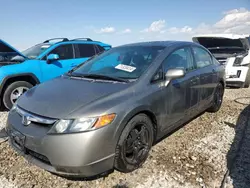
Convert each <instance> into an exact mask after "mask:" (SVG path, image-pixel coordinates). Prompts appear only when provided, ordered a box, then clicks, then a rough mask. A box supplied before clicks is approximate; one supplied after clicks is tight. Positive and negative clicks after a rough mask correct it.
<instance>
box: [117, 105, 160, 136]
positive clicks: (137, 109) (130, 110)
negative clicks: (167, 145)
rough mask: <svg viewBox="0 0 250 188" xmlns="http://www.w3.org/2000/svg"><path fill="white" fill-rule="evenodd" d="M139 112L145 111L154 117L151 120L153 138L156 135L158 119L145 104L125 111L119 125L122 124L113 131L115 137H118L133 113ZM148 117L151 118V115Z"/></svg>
mask: <svg viewBox="0 0 250 188" xmlns="http://www.w3.org/2000/svg"><path fill="white" fill-rule="evenodd" d="M141 112H147V113H150V114H151V115H153V116H154V117H153V118H154V119H155V120H153V121H155V122H152V123H153V124H154V129H155V138H156V137H157V132H158V128H159V127H158V126H157V122H158V119H157V117H156V115H155V114H154V113H153V111H152V110H151V109H150V107H149V106H147V105H142V106H138V107H136V108H134V109H129V110H128V111H127V113H126V114H125V115H124V117H123V120H122V121H121V123H120V125H122V126H118V129H117V130H116V132H115V135H116V137H117V139H119V137H120V135H121V133H122V131H123V129H124V128H125V126H126V124H127V123H128V122H129V120H130V119H132V118H133V117H134V116H135V115H137V114H139V113H141ZM150 119H152V117H150Z"/></svg>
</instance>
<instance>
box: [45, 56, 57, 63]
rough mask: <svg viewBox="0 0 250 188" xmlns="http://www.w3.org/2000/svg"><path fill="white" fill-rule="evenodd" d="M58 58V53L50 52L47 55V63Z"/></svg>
mask: <svg viewBox="0 0 250 188" xmlns="http://www.w3.org/2000/svg"><path fill="white" fill-rule="evenodd" d="M58 59H59V55H57V54H50V55H49V56H48V57H47V63H48V64H50V63H51V62H53V61H56V60H58Z"/></svg>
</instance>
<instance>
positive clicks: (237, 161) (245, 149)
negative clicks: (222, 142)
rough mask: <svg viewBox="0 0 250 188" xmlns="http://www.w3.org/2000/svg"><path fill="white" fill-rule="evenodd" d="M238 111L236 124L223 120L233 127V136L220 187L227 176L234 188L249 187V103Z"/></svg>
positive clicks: (224, 183)
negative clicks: (226, 169)
mask: <svg viewBox="0 0 250 188" xmlns="http://www.w3.org/2000/svg"><path fill="white" fill-rule="evenodd" d="M235 102H238V103H240V104H242V105H246V108H245V109H244V110H243V111H242V112H241V113H240V115H239V117H238V119H237V123H236V125H234V124H232V123H228V122H225V124H226V125H228V126H230V127H231V128H234V129H235V137H234V140H233V143H232V145H231V148H230V150H229V152H228V154H227V168H228V172H227V174H226V175H225V179H224V182H223V183H222V186H221V187H225V185H226V184H227V183H228V182H227V176H228V175H229V176H230V177H231V180H232V181H233V182H232V184H233V187H234V188H249V187H250V122H248V121H249V120H250V105H249V104H244V103H242V102H239V101H237V100H236V101H235Z"/></svg>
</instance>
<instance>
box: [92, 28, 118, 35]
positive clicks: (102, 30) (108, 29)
mask: <svg viewBox="0 0 250 188" xmlns="http://www.w3.org/2000/svg"><path fill="white" fill-rule="evenodd" d="M95 32H96V33H100V34H102V33H114V32H115V28H114V27H104V28H101V29H100V30H99V31H95Z"/></svg>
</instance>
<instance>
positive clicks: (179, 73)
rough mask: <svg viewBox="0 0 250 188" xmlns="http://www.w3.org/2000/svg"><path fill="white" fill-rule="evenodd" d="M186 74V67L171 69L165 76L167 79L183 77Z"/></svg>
mask: <svg viewBox="0 0 250 188" xmlns="http://www.w3.org/2000/svg"><path fill="white" fill-rule="evenodd" d="M184 76H185V71H184V69H181V68H176V69H169V70H168V71H167V72H166V74H165V77H166V78H167V80H172V79H176V78H182V77H184Z"/></svg>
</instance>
